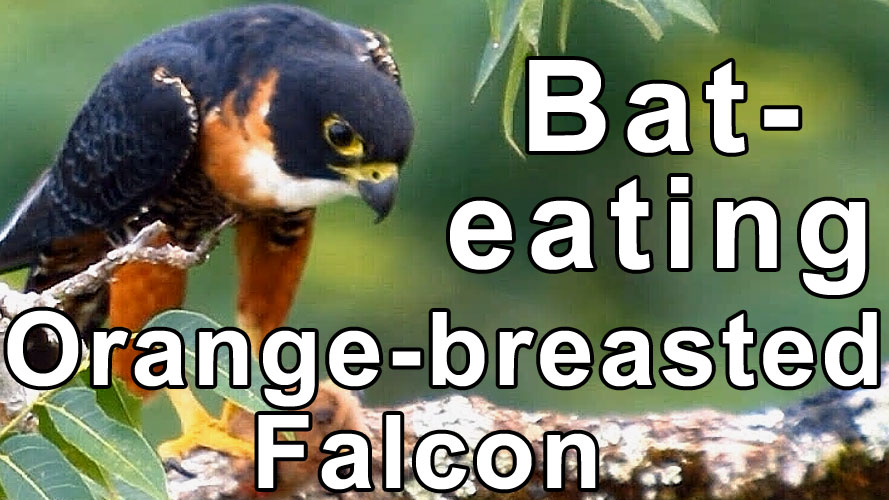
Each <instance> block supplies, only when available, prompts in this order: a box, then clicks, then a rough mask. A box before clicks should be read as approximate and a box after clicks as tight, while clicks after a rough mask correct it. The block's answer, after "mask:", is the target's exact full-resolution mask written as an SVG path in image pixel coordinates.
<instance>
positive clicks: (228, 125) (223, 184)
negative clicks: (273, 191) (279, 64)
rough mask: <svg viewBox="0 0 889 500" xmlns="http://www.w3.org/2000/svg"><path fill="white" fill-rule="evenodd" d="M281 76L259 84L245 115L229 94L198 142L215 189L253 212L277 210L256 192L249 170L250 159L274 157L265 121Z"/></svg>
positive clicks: (274, 74)
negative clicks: (265, 209) (254, 210)
mask: <svg viewBox="0 0 889 500" xmlns="http://www.w3.org/2000/svg"><path fill="white" fill-rule="evenodd" d="M277 81H278V72H277V71H275V70H272V71H270V72H269V73H267V74H266V75H265V76H264V77H263V78H262V79H260V80H259V81H258V82H256V85H255V87H254V91H253V95H252V97H251V98H250V100H249V102H248V105H247V112H246V114H245V115H243V116H240V115H238V113H237V111H236V109H235V94H236V92H237V91H232V92H231V93H229V94H228V95H227V96H226V97H225V99H223V101H222V103H221V104H220V106H219V107H217V108H214V109H211V110H210V111H209V112H208V113H207V114H206V118H205V119H204V123H203V126H202V127H201V132H200V135H199V138H198V148H199V151H200V158H201V168H202V169H203V171H204V173H205V174H206V175H207V177H209V178H210V180H211V181H212V182H213V185H214V186H215V187H216V189H217V190H218V191H219V192H220V193H221V194H222V195H223V196H224V197H226V198H228V199H229V200H231V201H234V202H235V203H239V204H241V205H245V206H248V207H251V208H275V205H274V200H273V199H272V198H271V197H269V196H267V195H263V194H261V193H259V194H258V193H256V192H255V190H254V189H253V187H254V182H253V180H252V178H251V175H250V172H249V171H248V169H247V166H246V164H247V161H248V159H249V158H251V156H253V157H256V156H262V155H266V157H268V158H274V157H275V146H274V143H273V142H272V130H271V128H270V127H269V125H268V124H267V123H266V121H265V115H266V114H267V113H268V110H269V107H270V106H271V100H272V96H273V95H274V92H275V85H276V83H277Z"/></svg>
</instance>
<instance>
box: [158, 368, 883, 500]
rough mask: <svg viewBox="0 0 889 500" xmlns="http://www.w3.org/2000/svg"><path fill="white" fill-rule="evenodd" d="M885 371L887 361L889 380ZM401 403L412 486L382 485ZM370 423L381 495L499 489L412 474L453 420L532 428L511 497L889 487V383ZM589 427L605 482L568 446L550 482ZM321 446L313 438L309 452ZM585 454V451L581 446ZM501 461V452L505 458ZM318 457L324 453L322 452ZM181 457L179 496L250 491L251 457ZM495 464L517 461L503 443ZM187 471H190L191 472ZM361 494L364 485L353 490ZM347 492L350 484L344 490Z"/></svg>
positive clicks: (526, 431) (438, 410)
mask: <svg viewBox="0 0 889 500" xmlns="http://www.w3.org/2000/svg"><path fill="white" fill-rule="evenodd" d="M887 379H889V363H887V364H886V365H884V367H883V375H882V380H884V381H885V380H887ZM392 409H395V410H399V411H402V412H404V415H405V427H406V429H405V457H406V461H405V469H404V470H405V481H406V482H405V491H404V492H403V493H384V492H382V491H379V490H380V486H381V484H382V483H381V480H380V474H381V463H382V462H381V459H382V457H381V455H380V450H381V447H382V444H381V436H382V429H381V428H380V426H381V422H382V412H383V411H385V410H392ZM363 417H364V421H365V424H366V425H367V427H368V428H369V436H368V437H369V438H370V439H371V442H372V443H373V448H374V462H373V464H374V469H375V470H374V475H375V476H376V477H375V480H374V485H375V486H376V488H377V490H378V491H376V492H375V493H374V494H373V497H374V498H387V497H392V498H395V497H399V498H401V497H406V498H413V499H431V498H457V499H461V498H472V499H484V498H500V497H502V496H503V495H497V494H494V493H491V492H489V491H487V490H486V489H485V488H484V487H483V486H481V485H480V484H479V483H478V481H477V479H476V478H475V476H474V475H471V476H470V480H469V481H468V482H467V483H466V485H465V486H464V487H463V488H461V489H460V490H458V491H457V492H455V493H453V494H449V495H440V494H434V493H429V492H426V491H425V490H424V489H423V488H422V487H420V485H419V484H418V483H417V481H416V479H415V478H414V477H413V475H412V473H411V468H410V460H411V451H412V449H413V446H414V443H416V441H417V439H418V438H419V437H420V436H422V435H423V434H426V433H428V432H432V431H436V430H441V429H448V430H451V431H454V432H456V433H458V434H459V435H460V436H462V437H463V438H464V439H466V441H467V443H468V444H469V447H470V450H472V449H474V448H475V445H476V443H477V442H478V441H479V439H480V438H481V437H482V436H484V435H485V434H487V433H490V432H492V431H496V430H512V431H516V432H519V433H520V434H522V435H523V436H525V437H527V438H528V439H529V440H530V441H531V442H532V444H533V446H534V449H535V453H536V456H537V461H536V470H535V473H534V476H533V477H532V479H531V482H530V483H529V485H528V486H527V487H526V488H525V489H524V490H522V491H521V492H519V493H517V494H514V495H512V496H510V497H509V498H520V499H527V500H532V499H543V498H583V499H613V500H629V499H639V500H667V499H676V500H680V499H686V500H690V499H694V500H701V499H733V500H734V499H737V500H742V499H743V500H752V499H769V498H773V499H783V498H801V499H822V498H832V499H852V498H856V499H857V498H862V499H877V498H889V462H887V458H889V454H887V451H889V383H885V382H884V383H883V385H882V387H881V388H880V389H871V390H855V391H839V390H830V391H827V392H825V393H823V394H821V395H819V396H817V397H814V398H811V399H807V400H805V401H803V402H801V403H799V404H797V405H794V406H791V407H789V408H786V409H784V410H779V409H767V410H763V411H758V412H754V413H745V414H730V413H723V412H718V411H713V410H694V411H687V412H677V413H670V414H663V415H644V416H635V417H597V418H577V417H574V416H566V415H559V414H553V413H548V412H524V411H517V410H512V409H508V408H502V407H499V406H496V405H494V404H492V403H490V402H488V401H486V400H484V399H482V398H477V397H468V398H467V397H463V396H449V397H446V398H443V399H439V400H435V401H424V402H417V403H412V404H409V405H406V406H402V407H399V408H389V409H365V410H363ZM575 429H580V430H585V431H588V432H590V433H592V434H593V435H594V436H596V438H597V440H598V442H599V446H600V457H601V461H600V464H599V470H600V484H599V490H598V491H597V492H595V493H585V494H581V493H580V492H578V491H577V490H576V489H575V488H576V484H575V483H576V480H577V464H576V462H575V461H574V460H575V456H574V454H573V452H571V453H569V454H568V463H567V465H566V471H567V487H568V489H567V491H566V492H564V493H562V494H557V493H553V492H546V491H544V489H543V483H542V481H543V475H542V473H543V470H542V467H543V464H542V460H541V457H542V447H543V433H544V432H545V431H550V430H552V431H562V432H567V431H570V430H575ZM313 451H314V453H315V454H317V453H319V452H318V451H317V450H312V449H310V451H309V453H310V458H311V455H312V454H313ZM583 460H587V458H586V457H584V458H583ZM501 462H503V463H501ZM316 463H317V459H316ZM436 463H437V467H438V468H439V470H444V468H445V467H446V465H447V464H448V463H461V464H463V465H469V466H471V465H472V455H471V453H470V454H467V455H464V456H462V457H458V459H457V460H456V461H453V462H452V461H451V460H449V459H447V458H446V457H445V456H443V455H442V454H441V452H440V453H439V455H437V459H436ZM181 466H182V469H184V470H185V471H189V472H190V473H192V474H193V477H187V476H186V475H183V474H181V473H180V472H181V471H179V472H177V471H174V470H171V471H169V473H168V482H169V491H170V492H171V498H172V499H173V500H198V499H200V500H222V499H235V498H248V497H249V496H248V495H246V494H245V493H244V492H245V486H244V485H245V484H246V485H249V484H252V477H253V471H252V465H251V466H249V467H246V468H245V467H244V464H243V463H239V462H238V461H231V460H230V459H228V458H227V457H225V456H222V455H220V454H218V453H216V452H212V451H208V450H199V451H196V452H194V453H192V454H191V455H190V456H189V457H187V458H186V459H185V460H184V461H182V462H181ZM498 466H502V467H503V470H509V469H510V467H511V458H510V456H509V455H508V454H507V455H505V457H504V459H503V460H502V461H501V460H500V457H499V456H498ZM190 475H191V474H189V476H190ZM353 495H354V496H355V497H358V496H359V495H361V496H365V497H366V496H367V495H368V494H367V493H356V494H353ZM346 496H347V497H348V496H349V495H346ZM294 498H304V499H321V498H330V495H329V494H328V493H325V492H324V491H323V490H321V489H320V488H319V487H318V486H317V485H316V484H314V482H313V483H311V484H307V485H304V487H303V488H302V491H301V492H299V493H298V495H297V496H295V497H294Z"/></svg>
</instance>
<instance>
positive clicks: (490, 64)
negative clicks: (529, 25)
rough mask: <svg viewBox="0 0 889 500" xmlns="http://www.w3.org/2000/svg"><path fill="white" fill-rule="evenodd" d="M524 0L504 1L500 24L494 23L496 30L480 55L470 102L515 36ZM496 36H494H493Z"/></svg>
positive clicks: (486, 80)
mask: <svg viewBox="0 0 889 500" xmlns="http://www.w3.org/2000/svg"><path fill="white" fill-rule="evenodd" d="M523 3H524V0H506V7H505V8H503V14H502V15H501V16H500V22H499V23H496V25H497V29H496V30H492V35H491V37H490V38H489V39H488V43H487V44H486V45H485V51H484V53H483V54H482V62H481V64H480V65H479V68H478V76H477V77H476V79H475V87H474V88H473V90H472V100H473V101H475V99H476V98H477V97H478V94H479V92H481V91H482V88H483V87H484V86H485V83H487V82H488V79H489V78H490V77H491V74H492V73H493V72H494V68H496V67H497V63H499V62H500V59H501V58H502V57H503V53H504V52H505V51H506V47H507V46H508V45H509V41H510V40H512V36H513V34H515V30H516V27H517V26H518V24H519V14H520V13H521V11H522V4H523ZM495 34H496V36H494V35H495Z"/></svg>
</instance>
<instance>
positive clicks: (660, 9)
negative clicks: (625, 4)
mask: <svg viewBox="0 0 889 500" xmlns="http://www.w3.org/2000/svg"><path fill="white" fill-rule="evenodd" d="M642 5H644V6H645V8H646V9H648V12H649V13H650V14H651V17H653V18H654V20H655V21H657V23H658V24H660V25H661V28H666V27H667V26H670V25H671V24H673V14H670V11H669V10H668V9H667V7H666V6H665V5H664V0H642Z"/></svg>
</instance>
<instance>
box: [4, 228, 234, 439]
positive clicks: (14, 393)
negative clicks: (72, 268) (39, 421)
mask: <svg viewBox="0 0 889 500" xmlns="http://www.w3.org/2000/svg"><path fill="white" fill-rule="evenodd" d="M235 221H236V218H235V217H230V218H229V219H227V220H225V221H224V222H223V223H222V224H220V225H219V226H218V227H217V228H215V229H214V230H213V231H210V232H209V233H208V234H207V235H206V236H205V237H204V238H203V239H202V240H201V242H200V243H199V244H198V245H197V246H196V247H195V249H194V250H192V251H188V250H185V249H183V248H181V247H177V246H173V245H169V244H167V245H163V246H159V247H158V246H154V245H152V242H153V241H157V240H158V238H159V237H160V236H162V235H164V234H166V232H167V228H166V226H165V225H164V224H163V223H162V222H154V223H152V224H149V225H148V226H145V227H144V228H142V230H140V231H139V232H138V233H137V234H136V236H134V237H133V239H132V240H130V242H129V243H127V244H126V245H124V246H122V247H119V248H115V249H114V250H111V251H110V252H108V254H107V255H106V256H105V258H104V259H102V260H101V261H99V262H97V263H95V264H93V265H91V266H90V267H89V268H87V269H86V270H84V271H83V272H81V273H79V274H76V275H74V276H72V277H71V278H68V279H67V280H65V281H62V282H60V283H58V284H56V285H55V286H53V287H51V288H49V289H47V290H45V291H43V292H41V293H37V292H27V293H24V292H18V291H16V290H12V289H11V288H10V287H9V285H7V284H6V283H3V282H0V332H3V333H4V335H5V332H6V328H7V327H8V326H9V322H10V321H11V320H12V318H15V317H16V316H18V315H19V314H21V313H22V312H24V311H26V310H28V309H31V308H34V307H53V308H59V306H60V304H61V303H62V301H63V299H65V298H66V297H75V296H78V295H82V294H88V293H92V292H95V291H96V290H98V289H99V288H100V287H102V286H104V285H105V284H107V283H108V282H109V281H111V279H112V276H113V274H114V270H115V269H117V268H118V267H120V266H122V265H124V264H126V263H128V262H153V263H163V264H166V265H169V266H175V267H178V268H181V269H185V268H190V267H195V266H198V265H200V264H202V263H203V262H204V261H205V260H207V256H208V255H209V254H210V252H211V251H212V250H213V249H214V248H215V247H216V245H218V243H219V233H220V232H222V230H223V229H225V228H226V227H228V226H230V225H232V224H234V223H235ZM2 355H3V343H2V342H0V356H2ZM39 394H40V393H39V392H38V391H35V390H33V389H28V388H26V387H22V386H21V385H19V384H18V383H17V382H16V381H15V380H13V378H12V376H11V375H10V374H9V372H8V371H7V369H6V363H0V425H3V424H5V423H6V422H9V421H10V420H12V419H13V418H14V417H15V416H16V415H17V414H18V413H19V412H20V411H21V410H22V409H23V408H27V407H28V406H29V404H30V403H31V401H33V400H34V399H35V398H36V397H37V396H38V395H39ZM30 421H31V419H23V423H25V424H28V423H29V422H30Z"/></svg>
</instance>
